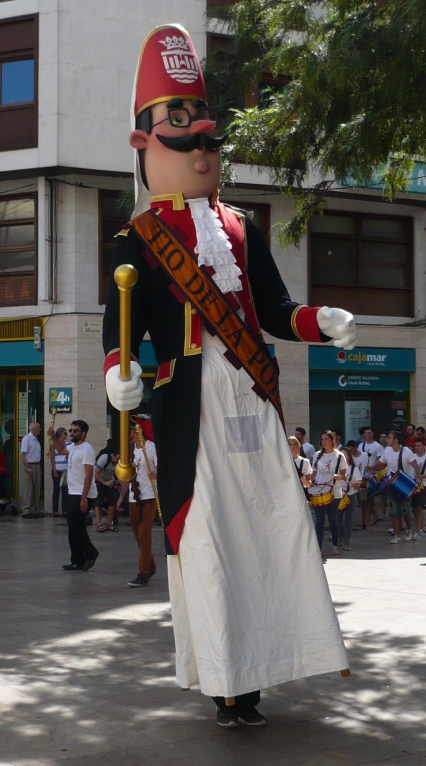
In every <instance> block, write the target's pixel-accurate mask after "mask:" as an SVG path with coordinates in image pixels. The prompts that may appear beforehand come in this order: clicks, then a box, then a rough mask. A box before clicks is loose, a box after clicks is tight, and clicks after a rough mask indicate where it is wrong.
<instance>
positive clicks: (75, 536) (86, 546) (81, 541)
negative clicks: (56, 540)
mask: <svg viewBox="0 0 426 766" xmlns="http://www.w3.org/2000/svg"><path fill="white" fill-rule="evenodd" d="M80 500H81V496H80V495H68V509H67V524H68V542H69V544H70V548H71V564H77V565H78V566H83V565H84V562H85V561H86V560H88V559H89V560H93V559H96V558H97V556H98V551H97V550H96V548H95V546H94V545H93V543H92V541H91V539H90V537H89V535H88V532H87V528H86V514H85V513H82V512H81V511H80Z"/></svg>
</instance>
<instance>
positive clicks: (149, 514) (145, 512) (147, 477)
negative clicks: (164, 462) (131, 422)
mask: <svg viewBox="0 0 426 766" xmlns="http://www.w3.org/2000/svg"><path fill="white" fill-rule="evenodd" d="M130 438H131V440H132V442H133V458H132V460H133V464H134V466H135V468H136V476H135V478H134V479H133V480H132V482H122V485H121V490H120V497H119V499H118V503H117V510H121V508H122V505H121V504H122V502H123V499H124V497H125V495H126V492H127V490H129V516H130V525H131V527H132V530H133V534H134V536H135V539H136V542H137V544H138V547H139V572H138V574H137V575H136V577H135V579H134V580H130V581H129V582H128V583H127V585H128V586H129V588H142V587H145V586H146V585H148V581H149V580H150V579H151V577H152V576H153V575H154V574H155V572H156V569H157V567H156V564H155V560H154V557H153V555H152V526H153V524H154V519H155V514H156V512H157V502H156V500H155V494H154V489H153V486H152V484H153V482H154V481H156V480H157V452H156V450H155V445H154V442H152V441H150V440H149V439H146V440H145V449H146V454H147V458H148V462H149V465H150V468H151V470H150V471H148V468H147V465H146V460H145V455H144V453H143V450H142V447H141V446H140V441H139V438H138V435H137V433H136V431H135V429H134V428H131V429H130Z"/></svg>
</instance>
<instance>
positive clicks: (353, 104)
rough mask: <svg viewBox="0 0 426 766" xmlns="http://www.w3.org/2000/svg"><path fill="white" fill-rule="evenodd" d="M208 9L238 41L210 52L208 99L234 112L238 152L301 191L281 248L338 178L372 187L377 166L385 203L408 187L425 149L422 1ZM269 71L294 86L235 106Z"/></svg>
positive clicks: (260, 1) (286, 187) (244, 0)
mask: <svg viewBox="0 0 426 766" xmlns="http://www.w3.org/2000/svg"><path fill="white" fill-rule="evenodd" d="M212 15H213V16H214V17H215V18H219V19H220V20H221V21H220V22H219V23H220V24H224V25H225V27H224V28H225V30H226V33H227V34H230V35H232V38H233V42H232V45H231V48H230V50H228V51H227V52H226V53H223V52H218V53H215V54H211V55H210V56H209V57H208V58H207V61H206V68H205V69H206V78H207V82H208V88H209V91H210V103H211V104H216V106H217V108H218V111H219V114H220V117H221V118H222V120H223V119H224V118H225V115H226V112H228V115H227V117H228V122H230V131H231V156H232V158H233V159H234V160H238V159H239V160H243V161H245V162H246V163H248V164H250V165H258V166H260V167H261V168H268V170H269V172H270V175H271V180H272V182H273V183H274V184H276V185H277V186H278V187H279V188H280V189H281V190H282V192H283V193H286V194H292V195H293V194H296V197H295V199H296V204H295V212H294V216H293V218H292V220H291V221H290V222H289V223H287V224H285V225H283V226H282V228H281V231H280V239H281V241H282V242H283V243H286V242H289V241H292V242H295V243H296V244H299V242H300V239H301V237H302V235H303V233H304V231H305V229H306V224H307V221H308V219H309V217H310V215H312V214H313V213H314V212H318V211H321V210H322V209H323V208H324V206H325V198H324V192H325V191H326V190H328V189H329V188H330V187H331V186H332V185H333V184H335V183H336V181H338V180H340V179H342V178H352V179H353V181H354V184H355V185H363V186H366V185H367V186H368V184H370V183H372V182H373V179H374V178H376V181H377V172H378V171H379V172H380V173H381V174H382V176H383V178H382V182H383V184H384V193H385V194H386V196H387V197H388V198H389V199H392V198H393V197H394V196H395V194H396V193H397V192H398V191H401V190H403V189H404V188H406V186H407V184H408V179H409V175H410V171H411V170H412V168H413V165H414V162H413V158H416V159H421V160H423V159H424V157H425V155H426V88H425V79H426V0H375V1H374V2H371V1H370V0H327V2H326V3H324V4H320V3H318V2H316V1H315V0H241V2H237V3H236V4H235V5H233V6H232V7H224V6H222V7H220V8H218V9H217V10H215V11H214V12H213V13H212ZM210 23H212V22H210ZM265 71H266V72H270V73H272V74H273V75H274V76H277V75H278V74H279V73H281V74H285V75H289V76H290V78H291V79H290V82H289V84H288V85H287V86H286V87H284V88H283V89H281V91H279V92H273V91H271V92H270V95H269V100H268V103H267V105H266V108H263V109H260V108H251V109H247V110H245V111H243V110H241V109H240V110H236V111H229V107H230V106H232V104H235V103H236V100H237V97H238V94H239V96H240V97H241V94H242V93H243V92H244V91H247V89H249V88H250V86H251V85H252V83H253V82H255V81H256V80H259V79H260V78H261V77H262V73H264V72H265ZM313 176H314V177H315V178H316V179H319V181H317V182H316V183H312V182H311V181H310V179H311V178H312V177H313Z"/></svg>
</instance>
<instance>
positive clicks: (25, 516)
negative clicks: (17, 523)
mask: <svg viewBox="0 0 426 766" xmlns="http://www.w3.org/2000/svg"><path fill="white" fill-rule="evenodd" d="M22 518H23V519H36V518H37V516H36V514H35V513H23V514H22Z"/></svg>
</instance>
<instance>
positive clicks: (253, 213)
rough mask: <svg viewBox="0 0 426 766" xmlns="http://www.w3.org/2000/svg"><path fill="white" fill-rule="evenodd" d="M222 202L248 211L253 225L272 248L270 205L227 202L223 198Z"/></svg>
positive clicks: (239, 201) (238, 201)
mask: <svg viewBox="0 0 426 766" xmlns="http://www.w3.org/2000/svg"><path fill="white" fill-rule="evenodd" d="M221 202H225V203H226V202H228V204H229V205H233V206H234V207H237V208H240V209H241V210H245V211H247V213H248V214H249V216H250V218H251V220H252V221H253V223H255V224H256V226H257V228H258V229H260V231H261V232H262V234H263V236H264V238H265V241H266V242H267V244H268V247H270V230H271V214H270V210H271V208H270V205H265V204H262V203H260V202H242V201H241V200H226V199H222V198H221Z"/></svg>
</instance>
